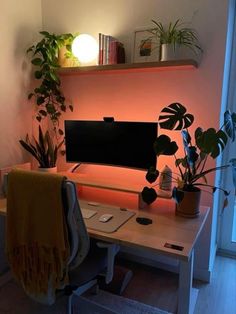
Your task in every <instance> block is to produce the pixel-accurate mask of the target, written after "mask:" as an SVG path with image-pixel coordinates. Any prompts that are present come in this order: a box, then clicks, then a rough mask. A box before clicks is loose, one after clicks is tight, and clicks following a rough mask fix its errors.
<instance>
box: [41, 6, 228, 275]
mask: <svg viewBox="0 0 236 314" xmlns="http://www.w3.org/2000/svg"><path fill="white" fill-rule="evenodd" d="M227 4H228V1H226V0H224V1H222V0H191V1H189V0H176V1H173V0H146V1H143V0H119V1H117V0H100V1H93V0H87V1H75V0H67V1H58V0H42V10H43V27H44V29H45V30H48V31H53V32H56V33H64V32H80V33H90V34H92V35H94V36H97V35H98V33H99V32H102V33H105V34H111V35H113V36H115V37H117V38H118V39H120V40H121V41H122V42H124V44H125V48H126V52H127V56H128V60H127V61H130V60H131V52H132V46H133V31H134V30H135V29H136V28H140V27H143V26H149V25H150V24H151V23H150V20H151V19H157V20H160V21H162V22H163V23H168V22H169V21H174V20H176V19H178V18H183V21H186V22H190V21H191V23H192V26H193V27H194V28H195V29H196V30H197V31H198V33H199V38H200V42H201V44H202V47H203V49H204V54H203V58H202V61H201V64H200V67H199V69H198V70H196V71H176V72H175V71H169V72H159V73H146V74H145V73H144V74H143V73H130V74H115V75H107V76H105V75H104V76H102V75H100V76H99V75H98V76H95V75H94V76H93V75H91V76H84V77H82V76H81V77H76V76H73V77H68V78H65V79H63V84H64V91H65V94H66V96H67V97H69V98H72V100H73V103H74V106H75V110H74V113H73V117H74V118H81V119H86V118H88V117H89V118H90V119H101V118H102V117H103V116H111V115H113V116H115V117H117V119H120V120H121V119H126V120H127V119H128V118H129V119H132V120H142V121H145V120H146V121H155V120H156V119H157V117H158V114H159V112H160V109H161V108H162V107H163V106H165V105H168V104H170V103H171V102H173V101H179V102H181V103H183V104H184V105H186V106H187V107H188V109H189V111H190V112H192V113H193V114H194V115H195V118H196V124H195V125H194V129H195V128H196V127H198V126H202V127H203V128H208V127H218V121H219V114H220V105H221V90H222V77H223V66H224V53H225V38H226V36H225V35H226V21H227ZM112 94H113V95H114V96H113V98H111V95H112ZM109 110H110V111H109ZM128 110H129V111H128ZM202 201H203V203H206V204H211V197H210V196H209V194H203V200H202ZM215 215H216V213H211V215H210V216H209V219H208V221H207V225H206V228H205V230H204V232H203V233H202V235H201V239H200V241H199V243H198V246H197V248H196V251H197V252H196V253H197V254H196V265H197V267H198V273H199V274H200V277H204V276H205V275H204V274H206V276H207V273H208V270H209V259H210V243H211V242H214V241H215V229H214V234H211V221H212V216H213V217H215Z"/></svg>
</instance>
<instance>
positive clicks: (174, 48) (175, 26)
mask: <svg viewBox="0 0 236 314" xmlns="http://www.w3.org/2000/svg"><path fill="white" fill-rule="evenodd" d="M152 23H153V24H154V27H153V28H152V29H151V30H150V31H149V32H150V33H151V34H152V35H151V36H150V37H149V38H148V39H150V38H153V37H155V38H156V39H157V40H159V41H160V44H161V61H170V60H178V59H183V58H184V57H185V56H184V54H183V56H182V49H181V48H183V47H185V48H187V49H190V50H192V51H193V52H194V53H195V54H197V52H202V48H201V46H200V44H199V40H198V36H197V33H196V31H195V30H194V29H193V28H189V27H185V26H184V24H183V23H181V22H180V20H179V19H178V20H176V21H175V22H174V23H172V22H170V23H169V25H168V26H167V27H164V25H163V24H162V23H161V22H157V21H155V20H152Z"/></svg>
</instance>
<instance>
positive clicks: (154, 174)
mask: <svg viewBox="0 0 236 314" xmlns="http://www.w3.org/2000/svg"><path fill="white" fill-rule="evenodd" d="M158 176H159V171H158V170H157V169H156V168H155V167H153V166H151V167H150V168H149V169H148V172H147V174H146V180H147V181H148V182H149V183H153V182H155V181H156V179H157V178H158Z"/></svg>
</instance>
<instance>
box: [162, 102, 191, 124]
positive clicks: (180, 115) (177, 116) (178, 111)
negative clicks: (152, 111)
mask: <svg viewBox="0 0 236 314" xmlns="http://www.w3.org/2000/svg"><path fill="white" fill-rule="evenodd" d="M161 112H163V113H165V114H164V115H163V114H161V115H160V116H159V119H158V122H159V125H160V127H161V128H162V129H168V130H182V129H186V128H188V127H189V126H190V125H192V123H193V120H194V116H193V115H192V114H189V113H186V108H185V107H184V106H183V105H181V104H180V103H173V104H170V105H169V106H168V107H165V108H164V109H162V111H161Z"/></svg>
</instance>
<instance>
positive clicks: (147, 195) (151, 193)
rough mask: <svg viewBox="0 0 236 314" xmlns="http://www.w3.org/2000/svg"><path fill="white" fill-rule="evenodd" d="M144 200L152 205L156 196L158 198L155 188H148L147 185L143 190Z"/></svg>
mask: <svg viewBox="0 0 236 314" xmlns="http://www.w3.org/2000/svg"><path fill="white" fill-rule="evenodd" d="M141 195H142V198H143V201H144V202H145V203H146V204H148V205H150V204H152V203H153V202H154V201H155V200H156V198H157V193H156V191H155V190H154V189H153V188H148V187H147V186H145V187H144V188H143V190H142V192H141Z"/></svg>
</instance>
